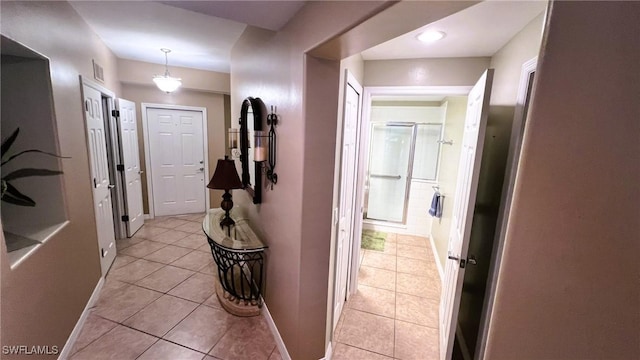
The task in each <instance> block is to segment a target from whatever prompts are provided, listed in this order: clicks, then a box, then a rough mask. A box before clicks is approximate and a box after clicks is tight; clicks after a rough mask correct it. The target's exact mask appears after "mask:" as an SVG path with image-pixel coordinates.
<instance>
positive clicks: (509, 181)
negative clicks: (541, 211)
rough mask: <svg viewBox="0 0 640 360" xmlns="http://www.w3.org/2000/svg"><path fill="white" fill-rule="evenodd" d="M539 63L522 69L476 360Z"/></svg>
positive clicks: (483, 347)
mask: <svg viewBox="0 0 640 360" xmlns="http://www.w3.org/2000/svg"><path fill="white" fill-rule="evenodd" d="M537 64H538V57H537V56H536V57H534V58H533V59H531V60H528V61H526V62H524V63H523V64H522V70H521V72H520V83H519V84H518V96H517V98H516V107H515V114H514V116H513V125H512V127H511V138H510V140H509V153H508V155H507V163H506V164H507V168H506V170H505V174H504V182H503V185H502V196H501V199H500V211H499V213H498V221H497V223H496V229H497V230H498V232H497V234H496V237H495V240H494V244H493V249H492V254H491V259H492V260H491V264H490V268H489V274H488V275H487V287H486V291H485V294H486V295H485V298H484V304H483V306H482V316H481V317H480V324H479V326H480V328H479V329H478V341H477V345H476V348H477V349H478V351H477V353H476V359H483V358H484V356H485V351H486V347H487V339H488V337H489V327H490V325H491V315H492V313H493V307H494V305H495V296H496V291H497V288H498V277H499V275H500V264H501V262H502V253H503V251H504V245H505V244H504V243H505V237H506V234H507V228H508V226H509V214H510V213H511V201H512V199H513V191H514V187H515V182H516V177H517V176H518V164H519V162H520V153H521V149H522V143H523V139H524V127H525V125H526V124H525V122H526V118H525V115H526V114H525V113H524V110H525V109H524V107H525V105H526V104H525V103H526V101H527V95H528V93H529V91H528V88H529V78H530V76H531V74H533V73H535V71H536V68H537ZM534 93H535V78H534V82H533V84H532V86H531V98H530V102H531V101H532V100H533V95H534Z"/></svg>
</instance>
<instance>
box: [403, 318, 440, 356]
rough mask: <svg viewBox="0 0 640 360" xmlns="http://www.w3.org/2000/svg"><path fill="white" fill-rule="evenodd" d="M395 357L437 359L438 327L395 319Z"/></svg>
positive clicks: (438, 354)
mask: <svg viewBox="0 0 640 360" xmlns="http://www.w3.org/2000/svg"><path fill="white" fill-rule="evenodd" d="M395 325H396V341H395V357H396V358H397V359H402V360H427V359H433V360H437V359H439V358H440V353H439V346H438V342H439V340H438V339H439V337H438V336H439V335H438V329H434V328H430V327H425V326H420V325H415V324H411V323H407V322H404V321H399V320H396V324H395Z"/></svg>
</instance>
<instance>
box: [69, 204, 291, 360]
mask: <svg viewBox="0 0 640 360" xmlns="http://www.w3.org/2000/svg"><path fill="white" fill-rule="evenodd" d="M203 217H204V215H203V214H197V215H189V216H176V217H164V218H156V219H154V220H152V221H147V222H145V225H144V226H143V227H142V228H141V229H140V230H139V231H138V232H137V233H136V235H135V236H134V237H132V238H130V239H125V240H119V241H118V242H117V247H118V253H119V255H118V256H117V258H116V260H115V262H114V263H113V266H112V267H111V270H110V272H109V274H108V275H107V279H106V282H105V284H104V287H103V289H102V292H101V294H100V298H99V299H98V301H97V302H96V304H95V306H94V307H93V308H92V309H91V311H90V313H89V315H88V318H87V320H86V322H85V324H84V327H83V329H82V331H81V332H80V335H79V337H78V339H77V341H76V343H75V346H74V348H73V350H72V351H71V357H70V358H71V360H81V359H91V360H100V359H117V360H127V359H139V360H142V359H152V360H162V359H171V360H176V359H185V360H190V359H194V360H196V359H197V360H205V359H207V360H213V359H222V360H235V359H242V360H244V359H252V360H260V359H263V360H277V359H281V357H280V354H279V352H278V349H277V347H276V345H275V342H274V340H273V336H272V335H271V331H270V330H269V327H268V325H267V324H266V322H265V320H264V318H263V317H262V316H256V317H249V318H243V317H237V316H233V315H230V314H229V313H227V312H226V311H225V310H223V309H222V307H221V306H220V303H219V302H218V299H217V297H216V295H215V294H214V290H213V280H214V277H213V276H214V274H215V273H214V271H215V264H214V263H213V257H212V256H211V251H210V249H209V244H207V241H206V238H205V236H204V234H203V233H202V227H201V224H202V220H203Z"/></svg>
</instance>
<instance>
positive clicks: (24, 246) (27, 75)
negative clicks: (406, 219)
mask: <svg viewBox="0 0 640 360" xmlns="http://www.w3.org/2000/svg"><path fill="white" fill-rule="evenodd" d="M0 57H1V64H0V76H1V77H2V82H1V92H0V94H1V99H0V106H1V109H0V125H1V130H0V131H1V133H2V134H3V139H2V140H3V141H4V140H5V139H7V137H9V136H10V135H11V134H13V133H14V132H15V131H16V129H19V133H18V135H17V137H16V138H15V141H14V142H13V144H12V145H11V146H10V148H9V150H8V151H6V153H5V154H3V155H4V156H3V161H4V162H5V163H4V164H3V165H2V174H3V175H5V176H6V175H7V174H11V173H12V172H14V171H16V170H20V169H26V168H34V169H47V170H53V171H62V162H61V160H60V159H59V158H56V157H53V156H48V155H44V154H42V153H38V152H27V153H24V154H21V155H19V156H16V157H15V158H13V159H12V160H11V161H7V159H9V158H10V157H11V156H13V155H17V154H20V153H21V152H23V151H25V150H31V149H37V150H40V151H43V152H47V153H51V154H60V148H59V144H58V134H57V124H56V118H55V110H54V106H53V90H52V86H51V73H50V64H49V59H48V58H46V57H45V56H43V55H41V54H39V53H37V52H35V51H33V50H31V49H29V48H27V47H26V46H24V45H22V44H20V43H18V42H16V41H14V40H12V39H10V38H7V37H6V36H1V38H0ZM8 183H10V184H11V185H12V186H14V187H15V189H17V191H19V192H20V193H22V194H23V195H26V196H28V197H29V198H31V199H32V200H33V201H34V202H35V206H20V205H15V204H12V203H8V202H5V201H2V202H0V207H1V209H0V210H1V213H2V230H3V232H4V234H3V235H4V236H3V239H4V241H5V244H6V249H7V259H8V261H9V263H10V265H11V268H15V267H16V266H18V265H19V264H20V263H22V262H23V261H24V260H25V259H26V258H27V257H28V256H29V255H30V254H32V253H33V252H34V251H37V249H38V248H39V247H40V246H41V245H42V244H43V243H44V242H46V241H48V240H49V239H51V238H52V237H53V236H54V235H55V234H56V233H58V232H59V231H60V230H61V229H62V228H64V226H65V225H66V224H67V223H68V221H67V220H68V217H67V211H66V206H65V200H64V191H63V190H64V187H63V176H62V175H54V176H46V177H42V176H31V177H19V178H15V179H13V180H10V181H8Z"/></svg>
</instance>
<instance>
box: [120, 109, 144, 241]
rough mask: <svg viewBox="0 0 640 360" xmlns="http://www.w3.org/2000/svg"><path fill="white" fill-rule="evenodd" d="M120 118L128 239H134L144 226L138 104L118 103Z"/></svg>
mask: <svg viewBox="0 0 640 360" xmlns="http://www.w3.org/2000/svg"><path fill="white" fill-rule="evenodd" d="M116 104H117V107H118V111H119V112H120V116H119V118H118V131H119V132H120V144H121V145H122V149H121V154H122V162H123V165H124V173H123V179H124V184H125V186H124V199H125V203H126V211H127V213H126V216H128V218H129V220H128V221H126V224H127V237H132V236H133V234H135V233H136V231H138V230H139V229H140V228H141V227H142V225H143V224H144V213H143V210H142V182H141V181H140V175H141V174H142V170H140V153H139V152H138V124H137V123H136V104H135V103H133V102H131V101H129V100H124V99H117V101H116Z"/></svg>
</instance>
